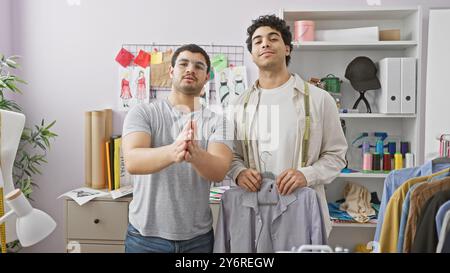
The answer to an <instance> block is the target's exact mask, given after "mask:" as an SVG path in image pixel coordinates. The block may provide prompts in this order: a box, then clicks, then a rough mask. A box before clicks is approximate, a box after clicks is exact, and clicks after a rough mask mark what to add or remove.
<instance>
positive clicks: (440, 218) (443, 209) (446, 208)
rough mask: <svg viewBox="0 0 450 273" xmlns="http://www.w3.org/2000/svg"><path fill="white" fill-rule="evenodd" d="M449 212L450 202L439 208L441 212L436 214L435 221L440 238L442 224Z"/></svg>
mask: <svg viewBox="0 0 450 273" xmlns="http://www.w3.org/2000/svg"><path fill="white" fill-rule="evenodd" d="M449 210H450V200H449V201H447V202H445V203H444V204H442V206H440V207H439V210H438V212H437V213H436V218H435V220H436V232H437V235H438V237H439V235H440V234H441V228H442V223H443V222H444V217H445V214H446V213H447V211H449Z"/></svg>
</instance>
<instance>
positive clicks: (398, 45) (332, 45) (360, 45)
mask: <svg viewBox="0 0 450 273" xmlns="http://www.w3.org/2000/svg"><path fill="white" fill-rule="evenodd" d="M292 45H293V46H294V50H402V49H406V48H410V47H415V46H417V42H416V41H378V42H325V41H311V42H301V44H299V43H293V44H292Z"/></svg>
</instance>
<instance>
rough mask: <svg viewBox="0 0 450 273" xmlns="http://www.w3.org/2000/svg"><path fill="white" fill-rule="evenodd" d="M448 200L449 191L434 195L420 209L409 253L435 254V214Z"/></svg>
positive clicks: (449, 196)
mask: <svg viewBox="0 0 450 273" xmlns="http://www.w3.org/2000/svg"><path fill="white" fill-rule="evenodd" d="M449 199H450V190H446V191H440V192H437V193H435V194H434V195H433V196H432V197H431V198H430V199H428V201H427V203H426V204H425V206H424V207H423V209H422V212H421V213H420V216H419V219H418V221H417V230H416V236H415V237H414V240H413V243H412V247H411V252H413V253H435V252H436V247H437V244H438V241H439V238H438V235H437V232H436V221H435V218H436V213H437V211H438V210H439V208H440V207H441V206H442V204H444V203H445V202H447V201H448V200H449Z"/></svg>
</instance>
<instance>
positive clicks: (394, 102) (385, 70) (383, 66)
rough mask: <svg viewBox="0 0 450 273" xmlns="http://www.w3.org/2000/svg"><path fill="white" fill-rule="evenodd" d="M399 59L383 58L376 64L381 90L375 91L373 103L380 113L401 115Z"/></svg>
mask: <svg viewBox="0 0 450 273" xmlns="http://www.w3.org/2000/svg"><path fill="white" fill-rule="evenodd" d="M400 59H401V58H384V59H382V60H380V61H379V62H378V79H379V80H380V84H381V89H380V90H377V91H375V103H376V105H377V108H378V111H379V112H380V113H383V114H398V113H401V109H400V97H401V94H400V89H401V83H400V71H401V70H400V69H401V67H400Z"/></svg>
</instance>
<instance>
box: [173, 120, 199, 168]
mask: <svg viewBox="0 0 450 273" xmlns="http://www.w3.org/2000/svg"><path fill="white" fill-rule="evenodd" d="M196 130H197V124H196V123H195V121H189V122H188V123H186V125H185V126H184V128H183V131H181V133H180V134H179V135H178V137H177V139H176V140H175V141H174V143H172V144H171V151H172V152H171V157H172V161H173V162H175V163H180V162H182V161H187V162H190V163H192V162H194V161H195V160H196V159H197V158H199V157H200V156H201V154H202V152H204V150H203V149H201V148H200V146H199V145H198V140H196Z"/></svg>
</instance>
